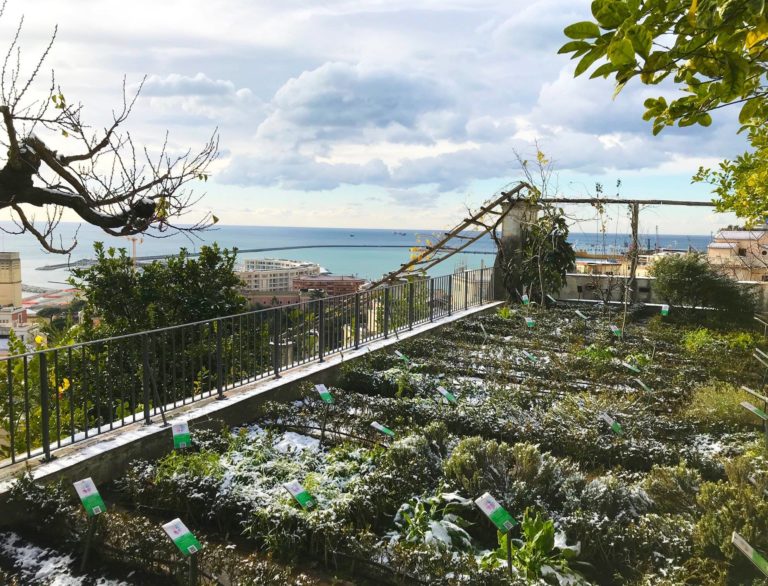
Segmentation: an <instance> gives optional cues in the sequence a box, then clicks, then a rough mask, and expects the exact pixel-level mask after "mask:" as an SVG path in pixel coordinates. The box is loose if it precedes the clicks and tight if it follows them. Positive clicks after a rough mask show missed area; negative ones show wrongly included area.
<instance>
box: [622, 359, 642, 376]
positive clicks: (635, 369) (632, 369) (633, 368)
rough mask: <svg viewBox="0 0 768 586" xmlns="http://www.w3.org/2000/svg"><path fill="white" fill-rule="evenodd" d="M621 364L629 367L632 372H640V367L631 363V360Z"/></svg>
mask: <svg viewBox="0 0 768 586" xmlns="http://www.w3.org/2000/svg"><path fill="white" fill-rule="evenodd" d="M621 365H622V366H623V367H624V368H628V369H629V370H631V371H632V372H636V373H637V374H640V369H639V368H638V367H637V366H634V365H632V364H630V363H629V362H622V363H621Z"/></svg>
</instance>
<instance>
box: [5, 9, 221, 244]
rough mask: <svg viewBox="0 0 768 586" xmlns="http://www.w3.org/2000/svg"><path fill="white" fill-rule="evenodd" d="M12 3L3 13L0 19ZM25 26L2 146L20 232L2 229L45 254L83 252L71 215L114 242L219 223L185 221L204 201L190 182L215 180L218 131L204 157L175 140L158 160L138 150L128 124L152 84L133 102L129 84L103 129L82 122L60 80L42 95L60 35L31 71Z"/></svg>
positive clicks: (12, 56) (8, 199)
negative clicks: (61, 232)
mask: <svg viewBox="0 0 768 586" xmlns="http://www.w3.org/2000/svg"><path fill="white" fill-rule="evenodd" d="M6 2H7V0H4V1H3V3H2V6H0V17H2V15H3V13H4V11H5V6H6ZM22 26H23V18H22V19H21V21H20V22H19V25H18V27H17V29H16V34H15V35H14V38H13V40H12V41H11V43H10V46H9V48H8V51H7V53H6V55H5V59H4V61H3V64H2V71H1V72H0V116H2V124H3V126H4V130H5V133H4V135H0V142H1V143H2V144H3V145H4V146H5V147H6V149H7V156H6V159H5V165H4V166H3V167H2V169H0V209H7V210H8V211H9V212H10V213H11V218H12V219H13V221H14V223H15V225H16V229H10V230H9V229H7V228H0V229H3V230H4V231H6V232H9V233H12V234H20V233H24V232H29V233H31V234H33V235H34V236H35V237H36V238H37V239H38V240H39V241H40V244H41V245H42V246H43V248H45V250H47V251H49V252H56V253H68V252H70V251H71V250H72V249H73V248H74V247H75V246H76V245H77V237H76V236H75V238H73V240H72V242H71V243H69V244H66V245H65V244H64V243H63V242H62V239H61V238H60V237H58V238H57V234H56V227H57V226H58V224H59V222H60V221H61V218H62V214H63V212H64V210H67V209H68V210H72V211H73V212H75V213H76V214H77V215H78V216H80V218H82V219H83V220H84V221H85V222H87V223H89V224H92V225H94V226H98V227H99V228H101V229H102V230H104V232H106V233H108V234H111V235H114V236H125V235H131V234H137V233H140V232H145V231H146V230H148V229H149V228H150V227H152V228H156V229H157V233H156V234H154V235H156V236H167V235H170V234H173V233H176V232H179V231H184V232H194V231H197V230H202V229H204V228H206V227H209V226H210V225H212V224H214V223H216V221H217V218H216V217H215V216H213V215H211V214H208V215H206V216H205V217H203V218H202V219H199V220H197V221H195V222H193V223H192V224H191V225H182V224H180V223H178V222H179V219H180V218H181V217H183V216H184V215H185V214H186V213H187V212H189V211H190V209H191V208H192V206H194V205H195V204H196V203H197V202H198V201H199V199H200V196H197V195H195V194H194V192H193V191H192V190H191V189H189V185H188V184H189V183H190V182H192V181H195V180H207V178H208V174H207V169H208V166H209V165H210V163H211V162H212V161H213V160H214V159H215V158H216V156H217V154H218V133H217V132H216V131H214V132H213V134H212V136H211V138H210V139H209V140H208V141H207V142H206V143H205V144H204V146H203V147H202V148H201V149H200V150H198V151H193V150H191V149H190V150H186V151H184V152H180V153H173V152H171V149H170V148H169V146H168V136H167V133H166V135H165V138H164V139H163V142H162V145H161V146H160V148H159V149H157V150H156V152H152V151H151V150H150V149H149V148H147V147H142V146H138V145H136V144H134V141H133V139H132V138H131V135H130V133H129V132H127V131H124V130H123V123H124V122H125V121H126V119H127V118H128V116H129V115H130V113H131V110H132V109H133V106H134V104H135V103H136V99H137V98H138V96H139V93H140V92H141V85H143V81H142V84H140V85H139V88H138V90H136V91H135V92H133V93H132V94H131V95H129V94H128V92H127V90H126V85H125V80H123V101H122V105H121V106H120V107H118V108H116V109H115V110H113V113H112V123H111V124H110V125H109V126H108V127H106V128H103V129H101V130H94V129H93V128H91V127H90V126H88V125H87V124H86V123H85V122H84V121H83V119H82V117H81V115H82V111H83V106H82V104H79V103H70V102H69V101H68V100H67V99H65V97H64V94H63V93H62V91H61V88H60V87H59V86H58V85H57V84H56V80H55V77H54V73H53V72H51V80H50V85H48V84H46V85H45V89H44V90H37V89H36V88H35V85H36V84H35V82H36V81H37V80H38V78H40V76H41V73H42V68H43V66H44V63H45V61H46V58H47V57H48V55H49V53H50V51H51V48H52V46H53V43H54V40H55V38H56V32H57V30H56V29H54V32H53V34H52V36H51V39H50V42H49V43H48V45H47V46H46V47H45V49H44V50H43V52H42V54H41V55H40V57H39V59H37V61H36V65H35V66H34V68H32V70H31V71H29V72H28V73H24V72H22V71H21V70H22V65H21V61H22V59H21V48H20V45H19V40H20V35H21V31H22ZM41 134H45V136H46V139H45V140H44V139H43V138H41V136H40V135H41ZM54 137H55V138H54ZM62 138H65V139H66V141H64V142H67V143H68V144H69V142H71V143H72V149H71V152H68V153H60V152H58V151H57V150H56V149H54V148H52V147H51V146H50V145H51V144H53V142H55V140H58V141H60V142H61V141H62ZM34 208H41V209H42V210H44V216H45V217H44V218H43V219H41V220H37V219H36V218H35V215H34ZM57 240H58V243H57Z"/></svg>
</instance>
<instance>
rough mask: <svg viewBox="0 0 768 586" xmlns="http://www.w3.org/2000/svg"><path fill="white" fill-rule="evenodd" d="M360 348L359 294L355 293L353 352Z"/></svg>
mask: <svg viewBox="0 0 768 586" xmlns="http://www.w3.org/2000/svg"><path fill="white" fill-rule="evenodd" d="M359 347H360V293H355V350H357V349H358V348H359Z"/></svg>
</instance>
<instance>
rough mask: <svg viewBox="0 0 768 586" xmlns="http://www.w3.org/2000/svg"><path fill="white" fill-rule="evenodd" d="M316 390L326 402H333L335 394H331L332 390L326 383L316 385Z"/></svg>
mask: <svg viewBox="0 0 768 586" xmlns="http://www.w3.org/2000/svg"><path fill="white" fill-rule="evenodd" d="M315 390H316V391H317V393H318V394H319V395H320V398H321V399H322V400H323V401H324V402H326V403H328V404H329V405H330V404H331V403H333V395H331V392H330V391H329V390H328V388H327V387H326V386H325V385H315Z"/></svg>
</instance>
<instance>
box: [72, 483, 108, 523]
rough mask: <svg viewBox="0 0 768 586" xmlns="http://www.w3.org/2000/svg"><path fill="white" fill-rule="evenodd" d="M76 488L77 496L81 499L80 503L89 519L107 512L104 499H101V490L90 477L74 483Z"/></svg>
mask: <svg viewBox="0 0 768 586" xmlns="http://www.w3.org/2000/svg"><path fill="white" fill-rule="evenodd" d="M74 486H75V490H76V491H77V496H79V497H80V502H81V503H83V508H84V509H85V512H86V513H88V516H89V517H95V516H96V515H100V514H101V513H103V512H104V511H106V510H107V506H106V505H105V504H104V499H102V498H101V495H100V494H99V490H98V489H97V488H96V485H95V484H94V483H93V480H92V479H91V478H90V477H89V478H85V479H83V480H78V481H77V482H75V483H74Z"/></svg>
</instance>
